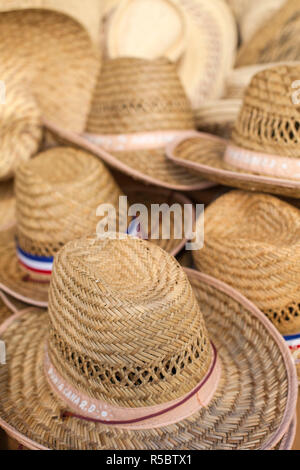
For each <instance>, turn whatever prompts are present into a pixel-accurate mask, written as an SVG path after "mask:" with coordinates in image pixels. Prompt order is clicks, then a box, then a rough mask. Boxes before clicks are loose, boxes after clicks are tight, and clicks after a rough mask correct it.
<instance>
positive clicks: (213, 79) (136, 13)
mask: <svg viewBox="0 0 300 470" xmlns="http://www.w3.org/2000/svg"><path fill="white" fill-rule="evenodd" d="M153 25H155V34H153ZM236 42H237V33H236V25H235V22H234V18H233V15H232V13H231V11H230V10H229V8H228V6H227V5H226V4H225V3H224V1H223V0H210V1H209V2H207V1H206V0H180V1H179V0H122V1H121V2H120V5H119V7H118V8H116V10H115V11H114V13H113V14H112V16H111V19H110V22H109V25H108V38H107V51H108V54H109V56H110V57H111V58H117V57H137V58H142V59H156V58H159V57H167V58H169V59H171V60H173V61H177V67H178V74H179V76H180V78H181V81H182V83H183V85H184V88H185V90H186V93H187V95H188V97H189V99H190V101H191V104H192V107H193V108H197V107H198V106H199V105H200V104H201V103H202V102H203V101H204V100H206V99H216V98H219V97H220V96H221V95H222V92H223V89H224V80H225V78H226V76H227V74H228V73H229V71H230V70H231V68H232V66H233V62H234V58H235V50H236Z"/></svg>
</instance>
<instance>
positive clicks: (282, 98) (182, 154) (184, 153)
mask: <svg viewBox="0 0 300 470" xmlns="http://www.w3.org/2000/svg"><path fill="white" fill-rule="evenodd" d="M299 76H300V66H299V65H297V66H279V67H275V68H273V69H268V70H264V71H262V72H259V73H258V74H256V75H255V77H254V78H253V79H252V81H251V83H250V85H249V87H248V89H247V91H246V93H245V98H244V102H243V106H242V109H241V112H240V115H239V117H238V119H237V121H236V124H235V128H234V131H233V133H232V138H231V141H226V140H222V139H218V138H217V137H215V136H212V135H210V134H201V133H195V134H194V136H190V138H185V139H180V140H177V142H174V143H172V144H171V145H170V146H169V148H168V149H167V151H166V153H167V155H168V157H169V158H170V160H171V161H172V162H173V163H177V164H179V165H182V166H184V167H187V168H189V169H190V170H191V169H193V170H194V171H197V172H198V173H199V174H200V175H201V176H202V177H205V178H208V179H211V180H212V181H215V182H218V183H221V184H225V185H227V186H235V187H238V188H241V189H248V190H256V191H257V190H258V191H263V192H272V193H275V194H281V195H286V196H291V197H295V198H300V173H299V171H298V168H300V160H299V157H300V153H299V139H300V131H299V122H300V120H299V109H298V107H297V105H296V104H294V103H293V98H294V96H293V94H294V93H297V90H296V89H294V88H293V87H292V84H293V82H294V81H295V80H298V78H299ZM294 101H295V100H294Z"/></svg>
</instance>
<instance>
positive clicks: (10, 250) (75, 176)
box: [0, 147, 121, 306]
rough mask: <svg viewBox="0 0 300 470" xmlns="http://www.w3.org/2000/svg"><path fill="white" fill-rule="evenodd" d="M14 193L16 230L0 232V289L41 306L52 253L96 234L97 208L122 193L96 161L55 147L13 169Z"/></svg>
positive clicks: (76, 152) (47, 283) (46, 290)
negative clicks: (67, 243)
mask: <svg viewBox="0 0 300 470" xmlns="http://www.w3.org/2000/svg"><path fill="white" fill-rule="evenodd" d="M15 193H16V209H17V210H16V212H17V228H16V231H14V230H11V231H9V232H0V237H1V243H0V287H1V288H2V289H3V290H4V291H5V292H7V293H8V294H11V295H13V296H15V297H16V298H18V299H19V300H21V301H24V302H28V303H31V304H33V305H37V306H46V305H47V299H48V288H49V276H50V274H51V269H52V268H51V266H52V262H53V256H54V254H55V253H56V252H57V251H58V250H59V249H60V248H61V246H62V245H63V244H65V243H66V242H67V241H69V240H72V239H73V238H76V237H80V236H82V235H83V234H85V233H95V231H96V227H97V224H98V223H99V220H100V219H99V217H97V216H96V209H97V207H98V206H99V204H101V203H111V204H116V203H117V201H118V198H119V195H121V191H120V189H119V187H118V186H117V184H116V183H115V181H114V179H113V177H112V176H111V175H110V173H109V172H108V170H107V169H106V168H105V167H104V165H103V164H102V163H101V162H100V161H99V160H98V159H96V158H94V157H93V156H91V155H89V154H87V153H85V152H83V151H80V150H75V149H72V148H66V147H63V148H60V147H57V148H54V149H51V150H48V151H46V152H43V153H41V154H39V155H38V156H37V157H36V158H35V159H33V160H31V161H30V162H28V163H26V164H23V165H22V166H21V167H20V168H19V169H18V171H17V174H16V181H15ZM15 237H17V250H16V242H15Z"/></svg>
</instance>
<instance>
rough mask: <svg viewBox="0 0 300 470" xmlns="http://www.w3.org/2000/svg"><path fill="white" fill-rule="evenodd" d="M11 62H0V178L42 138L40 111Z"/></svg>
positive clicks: (25, 158) (20, 160) (21, 160)
mask: <svg viewBox="0 0 300 470" xmlns="http://www.w3.org/2000/svg"><path fill="white" fill-rule="evenodd" d="M0 22H1V15H0ZM0 47H1V46H0ZM12 62H14V58H11V59H10V60H9V61H8V63H6V64H2V63H1V64H0V80H1V82H2V83H3V84H4V85H3V101H1V97H0V181H2V180H6V179H8V178H10V177H11V176H13V175H14V173H15V171H16V169H17V168H18V166H19V165H20V164H21V163H22V162H24V161H27V160H29V158H30V157H32V156H33V155H34V154H35V153H36V152H37V150H38V148H39V145H40V142H41V139H42V123H41V118H40V110H39V108H38V106H37V103H36V101H35V99H34V98H33V96H32V94H31V92H30V90H29V89H28V88H27V86H26V81H25V80H26V79H25V78H24V74H23V73H22V71H20V70H17V69H16V67H15V66H13V65H12Z"/></svg>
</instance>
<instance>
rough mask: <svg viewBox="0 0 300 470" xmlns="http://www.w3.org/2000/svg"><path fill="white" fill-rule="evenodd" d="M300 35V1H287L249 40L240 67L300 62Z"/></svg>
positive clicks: (243, 51)
mask: <svg viewBox="0 0 300 470" xmlns="http://www.w3.org/2000/svg"><path fill="white" fill-rule="evenodd" d="M260 3H261V4H264V3H265V2H260ZM299 32H300V18H299V1H298V0H287V1H286V2H285V3H284V4H283V5H282V7H281V8H280V9H279V10H277V11H276V12H275V13H274V15H273V16H272V17H271V18H270V19H269V20H268V21H266V22H265V23H263V24H262V26H261V27H260V28H259V29H258V31H256V33H255V34H254V35H253V36H251V37H250V39H249V41H247V42H245V43H244V44H243V45H242V47H241V48H240V50H239V53H238V57H237V61H236V66H237V67H240V66H242V65H251V64H261V63H267V62H279V61H283V60H300V51H299V47H298V38H299Z"/></svg>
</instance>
